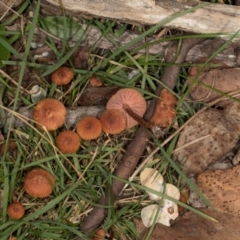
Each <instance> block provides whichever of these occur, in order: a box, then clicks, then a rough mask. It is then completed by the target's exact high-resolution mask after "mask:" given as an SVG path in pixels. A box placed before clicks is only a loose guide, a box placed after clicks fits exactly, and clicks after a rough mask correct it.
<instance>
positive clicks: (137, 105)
mask: <svg viewBox="0 0 240 240" xmlns="http://www.w3.org/2000/svg"><path fill="white" fill-rule="evenodd" d="M126 106H128V107H129V108H130V109H131V110H132V111H133V112H134V113H135V114H137V115H138V116H139V117H143V114H144V113H145V111H146V109H147V103H146V101H145V99H144V97H143V96H142V94H141V93H140V92H138V91H137V90H135V89H132V88H125V89H120V90H119V91H117V93H116V94H114V95H113V96H112V97H111V98H110V99H109V100H108V102H107V106H106V108H107V109H119V110H121V111H122V112H124V114H125V116H126V127H125V128H126V129H129V128H132V127H134V126H136V125H137V124H138V122H137V121H136V120H135V119H133V118H132V117H130V116H129V115H128V114H127V113H126V111H125V110H124V108H125V107H126Z"/></svg>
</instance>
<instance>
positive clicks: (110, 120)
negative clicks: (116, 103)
mask: <svg viewBox="0 0 240 240" xmlns="http://www.w3.org/2000/svg"><path fill="white" fill-rule="evenodd" d="M100 122H101V125H102V129H103V131H104V132H105V133H109V134H118V133H120V132H122V131H123V130H124V129H125V126H126V118H125V115H124V113H123V112H122V111H121V110H118V109H108V110H106V111H105V112H104V113H103V114H102V115H101V117H100Z"/></svg>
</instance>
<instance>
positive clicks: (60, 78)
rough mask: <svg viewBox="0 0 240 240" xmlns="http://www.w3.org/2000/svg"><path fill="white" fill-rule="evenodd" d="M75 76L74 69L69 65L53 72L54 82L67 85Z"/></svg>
mask: <svg viewBox="0 0 240 240" xmlns="http://www.w3.org/2000/svg"><path fill="white" fill-rule="evenodd" d="M73 77H74V73H73V71H72V70H71V69H70V68H68V67H60V68H58V69H57V70H56V71H54V72H53V73H52V82H53V83H55V84H56V85H66V84H68V83H70V82H71V80H72V79H73Z"/></svg>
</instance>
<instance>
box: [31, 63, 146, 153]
mask: <svg viewBox="0 0 240 240" xmlns="http://www.w3.org/2000/svg"><path fill="white" fill-rule="evenodd" d="M72 78H73V72H72V70H71V69H69V68H67V67H61V68H59V69H58V70H56V71H55V72H54V73H53V74H52V82H53V83H55V84H57V85H65V84H68V83H69V82H70V81H71V79H72ZM66 79H67V81H66ZM95 80H96V79H95ZM146 108H147V104H146V101H145V99H144V97H143V96H142V95H141V93H139V92H138V91H137V90H135V89H131V88H125V89H121V90H119V91H118V92H117V93H116V94H115V95H113V96H112V97H111V98H110V99H109V101H108V103H107V106H106V111H105V112H104V113H103V114H102V115H101V116H100V118H99V119H98V118H96V117H95V116H85V117H83V118H82V119H80V120H79V122H78V123H77V125H76V132H75V131H72V130H64V131H62V132H61V133H59V135H58V136H57V138H56V146H57V148H58V149H59V150H60V151H61V152H62V153H64V154H71V153H74V152H76V151H77V150H78V149H79V147H80V142H81V139H83V140H92V139H96V138H98V137H99V136H100V135H101V133H102V131H104V132H105V133H107V134H119V133H120V132H122V131H123V130H124V129H130V128H132V127H134V126H135V125H137V124H138V122H137V121H136V120H135V119H134V118H132V115H134V116H137V117H139V118H142V117H143V114H144V113H145V111H146ZM66 113H67V110H66V108H65V106H64V105H63V104H62V103H61V102H60V101H58V100H57V99H52V98H45V99H42V100H40V101H39V102H38V103H37V105H36V107H35V109H34V111H33V119H34V120H35V121H36V123H37V126H38V127H39V128H40V129H44V130H47V131H53V130H57V129H58V128H59V127H61V126H62V125H63V124H64V122H65V116H66Z"/></svg>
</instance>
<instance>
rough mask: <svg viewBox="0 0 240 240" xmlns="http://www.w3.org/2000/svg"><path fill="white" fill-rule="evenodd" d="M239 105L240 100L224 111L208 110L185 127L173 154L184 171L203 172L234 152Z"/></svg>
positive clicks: (237, 130) (237, 133)
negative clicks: (232, 150)
mask: <svg viewBox="0 0 240 240" xmlns="http://www.w3.org/2000/svg"><path fill="white" fill-rule="evenodd" d="M239 107H240V104H239V103H237V102H231V104H230V105H227V106H226V109H224V111H222V110H217V109H209V110H207V111H205V112H203V113H201V114H199V115H198V116H197V117H196V118H194V119H193V120H192V121H191V122H189V123H188V124H187V125H186V126H185V128H184V129H183V131H182V133H181V135H180V137H179V140H178V143H177V146H176V150H175V152H174V154H173V158H174V159H175V160H177V161H178V162H180V163H181V165H182V168H183V172H185V173H186V174H187V175H191V174H194V175H195V174H198V173H201V172H203V171H204V170H205V169H206V168H207V167H208V166H209V165H210V164H212V163H214V162H216V161H217V160H219V159H221V158H222V157H223V156H225V155H226V154H227V153H228V152H230V151H231V149H232V148H233V147H234V146H235V144H236V143H237V141H238V136H239V133H240V130H239V127H238V126H240V125H238V122H239V116H240V113H239V112H240V111H239V110H238V108H239ZM201 138H202V139H201ZM178 148H181V149H179V150H178Z"/></svg>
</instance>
